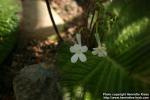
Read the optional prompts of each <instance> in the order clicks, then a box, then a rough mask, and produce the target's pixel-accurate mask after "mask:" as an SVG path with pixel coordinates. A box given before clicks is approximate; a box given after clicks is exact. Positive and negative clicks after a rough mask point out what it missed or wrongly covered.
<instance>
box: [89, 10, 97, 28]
mask: <svg viewBox="0 0 150 100" xmlns="http://www.w3.org/2000/svg"><path fill="white" fill-rule="evenodd" d="M95 12H96V11H95V10H94V13H93V16H92V19H91V22H90V30H91V28H92V24H93V20H94V17H95Z"/></svg>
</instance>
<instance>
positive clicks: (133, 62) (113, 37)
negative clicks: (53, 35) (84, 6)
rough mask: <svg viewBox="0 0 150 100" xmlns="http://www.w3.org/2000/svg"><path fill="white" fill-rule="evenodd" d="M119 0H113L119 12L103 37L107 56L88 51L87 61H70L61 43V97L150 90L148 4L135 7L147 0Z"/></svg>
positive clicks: (96, 99) (83, 99) (95, 98)
mask: <svg viewBox="0 0 150 100" xmlns="http://www.w3.org/2000/svg"><path fill="white" fill-rule="evenodd" d="M122 1H124V2H121V1H120V2H119V0H114V2H115V3H117V4H118V5H117V6H116V5H115V7H118V8H119V7H120V8H119V11H120V12H118V14H120V15H119V17H118V18H119V19H118V22H116V23H115V24H114V26H113V29H112V32H110V33H108V35H107V37H106V40H105V43H106V46H107V51H108V56H107V57H104V58H99V57H97V56H93V55H92V54H91V51H89V52H87V53H86V56H87V58H88V60H87V62H85V63H81V62H80V61H78V62H77V63H75V64H73V63H71V61H70V59H71V56H72V55H73V54H71V53H70V52H69V46H70V45H69V44H67V43H64V44H63V45H61V47H60V49H59V51H58V56H57V63H56V64H57V66H58V67H59V68H60V72H61V77H62V78H61V85H62V87H63V92H64V99H65V100H68V99H69V100H70V98H71V99H72V100H100V99H102V97H103V95H102V94H103V93H105V92H109V93H130V92H131V93H141V92H146V93H150V53H149V52H150V29H149V26H150V22H149V20H150V13H148V12H149V11H148V7H149V6H146V7H145V8H142V9H141V8H138V7H139V5H141V7H144V5H149V4H150V3H147V2H148V1H146V0H143V1H142V2H140V0H135V1H130V0H122ZM118 2H119V3H118ZM120 4H122V5H124V6H123V7H125V8H122V5H120ZM128 7H129V8H128ZM133 8H134V9H133ZM135 8H136V9H135ZM138 9H139V11H141V12H142V15H141V14H139V12H138ZM129 11H130V12H129ZM134 14H135V15H134ZM130 15H131V17H130Z"/></svg>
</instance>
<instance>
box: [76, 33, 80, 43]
mask: <svg viewBox="0 0 150 100" xmlns="http://www.w3.org/2000/svg"><path fill="white" fill-rule="evenodd" d="M76 39H77V42H78V44H79V45H81V34H76Z"/></svg>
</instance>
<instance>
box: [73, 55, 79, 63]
mask: <svg viewBox="0 0 150 100" xmlns="http://www.w3.org/2000/svg"><path fill="white" fill-rule="evenodd" d="M77 60H78V54H74V55H73V56H72V57H71V62H72V63H76V62H77Z"/></svg>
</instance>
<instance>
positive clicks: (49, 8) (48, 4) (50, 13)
mask: <svg viewBox="0 0 150 100" xmlns="http://www.w3.org/2000/svg"><path fill="white" fill-rule="evenodd" d="M45 1H46V6H47V9H48V12H49V15H50V19H51V21H52V24H53V26H54V29H55V32H56V34H57V36H58V38H59V42H61V41H63V39H62V37H61V35H60V33H59V31H58V28H57V26H56V23H55V21H54V18H53V14H52V11H51V7H50V3H49V0H45Z"/></svg>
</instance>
